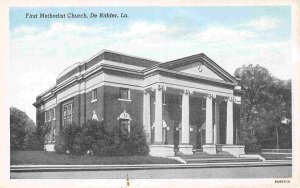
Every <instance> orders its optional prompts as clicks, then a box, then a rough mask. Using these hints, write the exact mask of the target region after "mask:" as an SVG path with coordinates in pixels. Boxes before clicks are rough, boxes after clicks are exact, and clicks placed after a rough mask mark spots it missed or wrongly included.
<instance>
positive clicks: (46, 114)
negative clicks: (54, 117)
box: [44, 111, 47, 123]
mask: <svg viewBox="0 0 300 188" xmlns="http://www.w3.org/2000/svg"><path fill="white" fill-rule="evenodd" d="M46 122H47V111H45V121H44V123H46Z"/></svg>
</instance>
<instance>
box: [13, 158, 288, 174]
mask: <svg viewBox="0 0 300 188" xmlns="http://www.w3.org/2000/svg"><path fill="white" fill-rule="evenodd" d="M260 166H292V162H291V161H286V160H273V161H264V162H230V163H201V164H142V165H141V164H139V165H12V166H11V167H10V171H11V172H45V171H52V172H53V171H114V170H147V169H186V168H224V167H228V168H231V167H260Z"/></svg>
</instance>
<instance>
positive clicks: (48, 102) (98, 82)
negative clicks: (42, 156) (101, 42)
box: [33, 50, 244, 157]
mask: <svg viewBox="0 0 300 188" xmlns="http://www.w3.org/2000/svg"><path fill="white" fill-rule="evenodd" d="M242 94H243V90H242V89H241V85H240V80H239V79H237V78H235V77H233V76H232V75H230V74H229V73H228V72H226V71H225V70H224V69H223V68H222V67H220V66H219V65H218V64H217V63H215V62H214V61H213V60H211V59H210V58H209V57H207V56H206V55H205V54H203V53H200V54H196V55H192V56H188V57H183V58H180V59H176V60H173V61H168V62H157V61H154V60H149V59H146V58H140V57H135V56H131V55H126V54H122V53H119V52H113V51H108V50H103V51H101V52H100V53H99V54H97V55H95V56H94V57H92V58H90V59H89V60H87V61H84V62H78V63H76V64H74V65H72V66H70V67H68V68H67V69H65V70H64V71H63V72H62V73H61V74H60V75H58V77H57V79H56V83H55V85H54V86H52V87H50V88H49V89H48V90H46V91H45V92H43V93H41V94H40V95H38V96H37V98H36V101H35V103H34V104H33V105H34V106H35V107H36V109H37V110H36V113H37V123H38V122H40V123H41V122H42V123H44V125H47V126H48V127H50V131H49V134H48V135H47V136H46V138H45V149H46V150H47V151H54V144H55V138H56V135H59V133H60V130H61V129H62V128H63V127H64V125H66V124H67V123H71V122H74V123H75V124H77V125H78V126H81V125H82V124H83V123H84V122H85V121H87V120H89V119H94V120H98V121H104V122H105V125H107V126H123V127H126V129H127V130H128V132H129V133H130V127H131V125H133V124H135V125H140V126H143V127H144V130H145V132H146V135H147V141H148V143H149V148H150V155H152V156H161V157H168V156H174V155H175V151H179V152H181V153H183V154H186V155H192V154H193V151H196V150H202V151H204V152H207V153H208V154H216V153H217V152H220V151H226V152H228V153H230V154H232V155H234V156H237V157H238V156H239V155H240V154H244V146H243V145H239V144H238V132H239V131H238V130H239V126H240V105H241V95H242Z"/></svg>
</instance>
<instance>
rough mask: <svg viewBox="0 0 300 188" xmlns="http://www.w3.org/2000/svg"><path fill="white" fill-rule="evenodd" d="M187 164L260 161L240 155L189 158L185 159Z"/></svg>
mask: <svg viewBox="0 0 300 188" xmlns="http://www.w3.org/2000/svg"><path fill="white" fill-rule="evenodd" d="M184 160H185V161H186V162H187V164H192V163H234V162H259V161H260V160H259V159H256V158H240V157H233V158H198V159H197V158H192V159H191V158H188V159H184Z"/></svg>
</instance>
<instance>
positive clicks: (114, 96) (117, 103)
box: [104, 86, 144, 129]
mask: <svg viewBox="0 0 300 188" xmlns="http://www.w3.org/2000/svg"><path fill="white" fill-rule="evenodd" d="M143 95H144V93H143V91H140V90H134V89H130V99H131V101H121V100H118V98H119V88H118V87H112V86H104V109H105V111H104V121H105V122H106V123H107V125H108V126H109V129H111V128H113V126H115V125H118V120H117V118H118V117H119V116H120V114H121V113H122V112H123V111H124V110H126V112H127V113H128V114H129V115H130V117H131V124H138V125H140V126H143Z"/></svg>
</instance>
